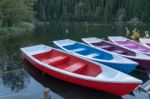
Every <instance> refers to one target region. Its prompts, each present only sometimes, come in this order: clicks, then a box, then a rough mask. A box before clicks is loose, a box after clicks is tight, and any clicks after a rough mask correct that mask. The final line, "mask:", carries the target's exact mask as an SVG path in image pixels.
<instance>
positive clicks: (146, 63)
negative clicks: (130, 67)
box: [131, 59, 150, 69]
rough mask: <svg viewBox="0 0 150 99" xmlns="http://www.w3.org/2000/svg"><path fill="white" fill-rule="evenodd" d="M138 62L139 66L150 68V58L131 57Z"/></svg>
mask: <svg viewBox="0 0 150 99" xmlns="http://www.w3.org/2000/svg"><path fill="white" fill-rule="evenodd" d="M131 60H133V61H135V62H137V63H139V66H140V67H141V68H143V69H150V60H141V59H131Z"/></svg>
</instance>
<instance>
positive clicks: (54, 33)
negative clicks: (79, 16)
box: [0, 23, 150, 99]
mask: <svg viewBox="0 0 150 99" xmlns="http://www.w3.org/2000/svg"><path fill="white" fill-rule="evenodd" d="M126 26H127V27H128V28H129V30H130V31H132V30H133V29H134V28H135V27H138V29H139V30H140V33H141V36H143V35H144V34H143V33H144V31H145V30H149V29H150V27H149V25H143V24H142V25H122V24H119V25H114V24H113V25H111V24H109V25H108V24H107V25H105V24H103V25H98V24H96V25H95V24H94V25H93V24H87V23H82V24H77V23H74V24H73V23H63V24H60V23H52V24H48V23H46V24H40V25H37V26H36V27H35V29H34V32H33V33H26V34H22V35H20V36H17V37H13V38H12V37H7V38H2V39H1V40H0V99H44V94H43V92H44V90H45V88H49V89H50V92H49V95H50V96H51V99H149V97H148V94H145V93H143V92H139V91H138V90H135V91H134V92H133V93H131V94H129V95H125V96H122V97H118V96H115V95H111V94H108V93H105V92H102V91H97V90H93V89H89V88H85V87H81V86H78V85H74V84H70V83H67V82H64V81H61V80H58V79H56V78H53V77H51V76H48V75H46V74H44V73H42V72H41V71H39V70H37V69H36V68H34V67H33V66H32V65H31V64H29V63H28V62H27V61H25V60H23V58H22V57H21V55H20V53H19V48H20V47H25V46H30V45H35V44H41V43H42V44H46V45H50V46H54V45H53V44H52V43H51V41H53V40H57V39H65V38H70V39H74V40H77V41H81V40H80V38H82V37H90V36H96V37H99V38H104V39H106V37H107V36H108V35H123V36H124V35H125V34H126V31H125V28H126ZM131 34H132V33H131ZM131 34H130V35H131ZM14 35H15V34H14ZM130 75H132V76H134V77H137V78H139V79H142V80H143V81H144V82H146V81H147V80H149V71H146V70H140V69H137V70H135V71H133V72H132V73H130Z"/></svg>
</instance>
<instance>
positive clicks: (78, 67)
mask: <svg viewBox="0 0 150 99" xmlns="http://www.w3.org/2000/svg"><path fill="white" fill-rule="evenodd" d="M85 67H86V64H84V63H80V62H78V63H75V64H72V65H71V66H68V67H66V68H64V70H66V71H69V72H74V73H79V72H81V71H82V70H84V69H85Z"/></svg>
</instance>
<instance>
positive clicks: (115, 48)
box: [82, 37, 150, 68]
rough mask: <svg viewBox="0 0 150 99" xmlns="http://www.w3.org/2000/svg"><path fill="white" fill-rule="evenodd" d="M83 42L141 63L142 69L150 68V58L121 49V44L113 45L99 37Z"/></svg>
mask: <svg viewBox="0 0 150 99" xmlns="http://www.w3.org/2000/svg"><path fill="white" fill-rule="evenodd" d="M82 40H83V41H84V42H85V43H87V44H89V45H90V46H93V47H95V48H98V49H104V50H107V51H109V52H111V53H115V54H117V55H121V56H123V57H126V58H128V59H131V60H133V61H135V62H137V63H139V66H140V67H141V68H150V66H149V65H147V64H150V57H149V56H147V55H145V54H142V53H139V52H136V51H133V50H131V49H129V48H128V49H127V48H125V47H121V46H119V44H115V43H111V42H108V41H105V40H102V39H99V38H97V37H89V38H82Z"/></svg>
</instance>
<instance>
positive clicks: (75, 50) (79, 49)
mask: <svg viewBox="0 0 150 99" xmlns="http://www.w3.org/2000/svg"><path fill="white" fill-rule="evenodd" d="M83 50H86V49H85V48H77V49H73V50H72V51H73V52H78V51H83Z"/></svg>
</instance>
